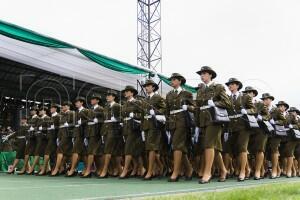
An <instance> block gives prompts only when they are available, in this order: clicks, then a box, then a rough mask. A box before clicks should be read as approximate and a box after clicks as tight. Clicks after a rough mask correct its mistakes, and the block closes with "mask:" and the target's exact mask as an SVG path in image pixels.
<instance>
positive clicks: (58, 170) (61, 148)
mask: <svg viewBox="0 0 300 200" xmlns="http://www.w3.org/2000/svg"><path fill="white" fill-rule="evenodd" d="M71 107H72V103H71V102H70V101H65V102H63V103H62V105H61V113H60V116H61V117H60V120H59V130H58V135H57V140H56V145H57V156H56V164H55V168H54V169H53V171H52V173H51V176H58V175H60V174H62V173H63V172H64V171H65V170H66V169H65V167H64V165H65V162H66V160H67V159H69V158H70V156H71V155H72V147H73V144H72V136H73V129H74V124H75V112H74V111H73V110H70V109H71Z"/></svg>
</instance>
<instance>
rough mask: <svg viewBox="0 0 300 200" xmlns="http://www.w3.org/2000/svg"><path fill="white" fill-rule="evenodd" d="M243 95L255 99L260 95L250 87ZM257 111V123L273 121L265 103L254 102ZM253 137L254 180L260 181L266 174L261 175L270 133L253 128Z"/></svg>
mask: <svg viewBox="0 0 300 200" xmlns="http://www.w3.org/2000/svg"><path fill="white" fill-rule="evenodd" d="M243 93H245V94H248V95H250V96H251V97H252V99H254V97H256V96H257V95H258V91H257V90H256V89H255V88H253V87H251V86H248V87H246V88H245V90H244V91H243ZM254 106H255V111H256V118H257V121H258V122H259V123H260V124H261V123H262V122H263V121H269V120H270V119H271V115H270V113H269V110H268V107H267V105H266V104H264V103H263V102H254ZM252 133H253V134H252V135H251V137H250V142H249V144H250V143H251V144H252V145H251V147H250V148H249V149H251V152H252V153H253V154H254V155H255V173H254V180H260V179H261V176H263V175H264V174H261V171H262V168H263V162H264V153H265V149H266V144H267V141H268V135H269V134H268V133H266V131H265V130H264V129H263V128H262V127H259V128H253V129H252Z"/></svg>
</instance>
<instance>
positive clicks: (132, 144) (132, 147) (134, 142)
mask: <svg viewBox="0 0 300 200" xmlns="http://www.w3.org/2000/svg"><path fill="white" fill-rule="evenodd" d="M142 152H143V141H142V136H141V133H140V132H139V131H132V132H130V133H129V134H128V136H127V138H126V141H125V152H124V153H125V155H131V156H133V157H137V156H140V155H142Z"/></svg>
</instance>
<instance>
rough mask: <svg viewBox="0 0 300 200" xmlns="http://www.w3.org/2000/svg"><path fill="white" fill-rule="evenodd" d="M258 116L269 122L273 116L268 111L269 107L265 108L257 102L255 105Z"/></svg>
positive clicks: (261, 103)
mask: <svg viewBox="0 0 300 200" xmlns="http://www.w3.org/2000/svg"><path fill="white" fill-rule="evenodd" d="M254 106H255V112H256V115H261V116H262V118H263V120H265V121H269V120H270V119H271V115H270V113H269V111H268V107H267V106H265V104H264V103H263V102H256V103H255V104H254Z"/></svg>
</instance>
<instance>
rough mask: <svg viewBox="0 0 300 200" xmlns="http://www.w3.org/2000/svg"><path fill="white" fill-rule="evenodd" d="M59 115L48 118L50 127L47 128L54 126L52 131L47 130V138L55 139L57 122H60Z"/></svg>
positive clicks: (57, 127)
mask: <svg viewBox="0 0 300 200" xmlns="http://www.w3.org/2000/svg"><path fill="white" fill-rule="evenodd" d="M60 117H61V116H60V114H57V115H55V116H51V117H50V122H49V123H50V125H49V126H52V125H53V126H54V130H53V129H51V130H48V138H53V137H57V134H58V130H59V120H60Z"/></svg>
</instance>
